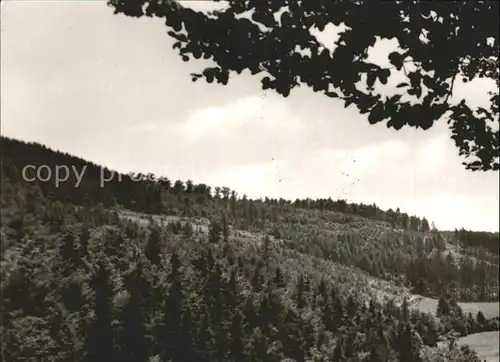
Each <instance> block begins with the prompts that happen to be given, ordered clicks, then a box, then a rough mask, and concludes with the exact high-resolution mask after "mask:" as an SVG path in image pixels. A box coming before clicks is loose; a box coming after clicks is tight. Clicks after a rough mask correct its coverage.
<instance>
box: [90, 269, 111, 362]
mask: <svg viewBox="0 0 500 362" xmlns="http://www.w3.org/2000/svg"><path fill="white" fill-rule="evenodd" d="M110 277H111V273H110V270H109V267H108V266H107V265H105V264H104V262H103V261H99V262H98V266H97V270H96V273H95V274H94V276H93V278H92V283H91V287H92V289H93V291H94V307H93V309H94V317H93V318H92V319H91V321H90V324H89V325H88V327H87V329H86V339H85V347H84V349H85V351H86V352H87V353H86V356H85V357H84V361H85V362H108V361H115V360H117V354H116V349H115V345H114V332H113V327H112V324H111V323H112V319H113V317H112V299H113V287H112V285H111V280H110Z"/></svg>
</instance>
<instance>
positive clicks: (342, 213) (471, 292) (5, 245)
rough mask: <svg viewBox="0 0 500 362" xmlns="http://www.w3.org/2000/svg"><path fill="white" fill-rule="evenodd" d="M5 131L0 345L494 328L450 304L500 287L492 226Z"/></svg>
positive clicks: (387, 346) (330, 344)
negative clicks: (115, 160)
mask: <svg viewBox="0 0 500 362" xmlns="http://www.w3.org/2000/svg"><path fill="white" fill-rule="evenodd" d="M0 141H1V153H2V163H1V182H2V184H1V186H2V189H1V206H2V210H1V212H2V214H1V216H2V218H1V229H0V232H1V242H2V245H1V257H2V262H1V268H2V269H1V271H2V278H1V288H2V290H1V291H2V311H1V313H2V329H1V337H2V338H1V339H2V361H5V362H11V361H25V360H33V361H68V362H69V361H72V362H73V361H96V362H99V361H103V362H104V361H114V360H120V361H136V362H142V361H144V362H146V361H149V362H152V361H173V362H177V361H194V362H196V361H200V362H205V361H206V362H211V361H219V362H220V361H238V362H239V361H276V362H279V361H289V362H293V361H297V362H305V361H308V362H309V361H351V362H354V361H384V362H385V361H405V362H406V361H410V362H411V361H437V360H444V361H478V360H477V358H476V357H475V356H474V353H473V352H471V351H469V350H468V349H467V348H466V347H462V348H459V347H458V346H457V345H455V344H453V343H451V344H450V345H445V346H444V347H443V346H442V345H441V344H440V342H443V343H444V342H445V341H448V340H453V339H454V338H456V337H459V336H465V335H468V334H471V333H479V332H483V331H492V330H498V318H492V317H494V316H492V315H485V314H484V313H482V312H481V311H480V312H479V313H477V314H476V313H475V314H474V315H472V314H470V313H468V312H466V311H465V309H462V307H461V306H465V304H461V303H460V302H487V301H492V302H493V301H497V300H498V233H496V234H492V233H479V232H472V231H466V230H455V231H450V232H439V231H437V230H435V229H433V228H432V227H430V226H429V222H428V221H427V220H426V219H425V218H423V217H420V218H419V217H416V216H410V215H407V214H405V213H401V212H400V211H399V210H398V209H396V211H393V210H388V211H382V210H380V209H379V208H378V207H376V205H360V204H348V203H346V202H344V201H342V200H338V201H334V200H331V199H323V200H310V199H307V200H296V201H293V202H292V201H288V200H283V199H280V200H275V199H268V198H266V199H261V200H250V199H248V198H247V197H245V196H239V195H238V194H237V193H236V192H235V191H233V190H230V189H229V188H227V187H215V188H213V189H212V188H211V187H209V186H208V185H204V184H194V183H193V182H192V181H189V180H188V181H186V182H183V181H180V180H176V181H173V180H169V179H168V178H165V177H164V178H161V179H157V180H153V177H152V175H134V176H130V175H118V174H116V173H115V174H114V177H110V175H111V172H112V171H110V170H107V169H105V168H101V166H99V165H95V164H92V163H90V162H87V161H85V160H82V159H79V158H76V157H73V156H71V155H68V154H64V153H60V152H54V151H52V150H50V149H48V148H46V147H44V146H42V145H39V144H33V143H24V142H20V141H16V140H13V139H8V138H3V137H2V138H1V139H0ZM29 165H32V166H35V168H31V169H29V170H27V171H26V172H25V173H24V174H23V169H25V166H29ZM63 165H65V166H67V167H68V168H69V173H68V175H67V176H68V177H67V178H66V177H65V176H66V173H65V170H64V169H63V168H61V167H60V166H63ZM40 166H43V167H44V168H45V170H42V171H41V173H40V174H39V176H42V178H43V179H44V181H36V180H35V181H28V180H31V179H33V178H34V177H35V176H36V172H35V170H36V169H37V168H39V167H40ZM58 166H59V176H60V177H62V178H63V179H65V180H64V181H61V182H59V183H58V184H57V183H56V178H55V177H56V175H55V170H56V169H57V167H58ZM49 169H50V170H51V172H52V175H51V176H52V177H49V178H47V179H45V177H46V176H47V173H48V170H49ZM102 170H104V177H105V178H106V180H109V181H106V182H104V183H103V185H101V180H102V174H101V172H102ZM75 171H76V173H75ZM82 171H83V173H82ZM81 175H83V176H82V177H81V178H80V176H81ZM75 186H76V187H75ZM417 294H418V295H421V296H427V297H430V298H436V299H439V303H438V307H437V309H436V310H435V311H434V315H431V314H425V313H423V312H421V311H418V310H416V309H413V308H412V304H411V303H412V299H413V298H414V297H415V295H417ZM439 356H441V357H439ZM438 358H443V359H438Z"/></svg>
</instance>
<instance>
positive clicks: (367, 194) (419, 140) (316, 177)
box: [0, 0, 499, 231]
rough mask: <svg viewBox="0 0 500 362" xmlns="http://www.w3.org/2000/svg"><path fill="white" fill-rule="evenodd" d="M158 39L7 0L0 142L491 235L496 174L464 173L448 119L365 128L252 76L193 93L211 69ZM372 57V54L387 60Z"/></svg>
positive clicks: (87, 8)
mask: <svg viewBox="0 0 500 362" xmlns="http://www.w3.org/2000/svg"><path fill="white" fill-rule="evenodd" d="M185 3H187V2H185ZM207 3H208V2H192V5H193V6H197V7H200V6H205V7H206V6H209V4H208V5H207ZM166 32H167V29H166V28H165V27H164V25H163V23H162V21H161V20H160V19H151V18H143V19H132V18H127V17H125V16H123V15H114V14H113V11H112V9H111V8H109V7H107V6H106V3H105V2H104V1H88V2H84V1H62V0H54V1H20V0H19V1H16V0H9V1H7V2H4V3H3V6H2V10H1V53H0V54H1V95H2V96H1V108H0V109H1V133H2V135H3V136H8V137H13V138H17V139H21V140H24V141H34V142H39V143H42V144H45V145H47V146H49V147H51V148H53V149H57V150H61V151H64V152H68V153H71V154H74V155H76V156H79V157H82V158H85V159H87V160H90V161H93V162H95V163H97V164H101V165H105V166H106V167H108V168H111V169H115V170H117V171H121V172H130V171H134V172H153V173H155V174H157V175H160V176H166V177H168V178H170V179H181V180H187V179H191V180H193V181H194V182H196V183H206V184H209V185H212V186H227V187H230V188H231V189H234V190H236V191H238V193H239V194H240V195H243V194H246V195H248V196H249V197H252V198H259V197H266V196H268V197H283V198H287V199H292V200H293V199H295V198H306V197H310V198H317V197H324V198H328V197H331V198H333V199H338V198H343V199H346V200H348V201H352V202H363V203H368V204H371V203H376V204H377V205H378V206H379V207H381V208H383V209H388V208H393V209H396V208H397V207H399V208H400V209H401V211H402V212H407V213H409V214H415V215H418V216H425V217H427V218H428V219H429V220H430V221H433V222H434V223H435V224H436V226H437V227H438V228H440V229H453V228H455V227H457V228H458V227H465V228H466V229H471V230H487V231H498V230H499V189H498V184H499V173H498V172H486V173H485V172H471V171H467V170H465V169H464V167H463V166H462V165H461V162H462V159H461V158H460V157H459V156H458V150H457V149H456V147H455V145H454V143H453V141H452V140H451V139H450V137H449V136H450V131H449V130H448V129H447V125H446V123H445V122H439V123H436V125H435V126H434V127H433V128H431V129H430V130H428V131H422V130H416V129H414V128H407V129H406V128H404V129H402V130H400V131H395V130H391V129H388V128H387V127H386V126H385V125H384V124H378V125H369V123H368V121H367V120H366V116H364V115H360V114H359V113H358V112H357V111H356V109H354V108H351V107H350V108H347V109H345V108H344V106H343V103H341V102H339V101H336V100H332V99H330V98H328V97H325V96H322V95H321V94H316V93H314V92H312V91H311V90H310V89H307V88H306V87H301V88H299V89H295V90H294V91H292V93H291V95H290V96H289V97H288V98H283V97H281V96H280V95H278V94H276V93H273V92H270V91H267V92H266V91H262V90H261V87H260V82H259V78H258V77H252V76H250V75H249V74H242V75H240V76H235V77H233V78H232V79H231V80H230V82H229V84H228V85H227V86H222V85H214V84H207V83H204V82H203V81H198V82H196V83H193V82H192V81H191V77H190V76H189V74H190V73H191V72H199V71H200V70H201V69H202V68H203V67H204V66H205V65H209V63H204V62H203V61H195V62H183V61H182V60H181V58H180V57H179V56H178V55H177V53H176V51H175V50H173V49H172V44H173V40H172V39H171V38H170V37H169V36H168V35H167V34H166ZM327 35H328V34H327ZM328 36H329V37H330V38H328ZM328 36H327V37H326V40H325V42H327V41H328V39H330V40H331V39H332V36H333V35H332V34H329V35H328ZM318 38H320V37H318ZM325 46H326V45H325ZM386 46H389V47H390V44H386ZM382 48H383V47H382ZM382 48H380V49H378V50H377V51H375V50H374V51H373V54H374V55H373V56H374V57H376V58H377V57H378V58H380V59H382V60H383V59H385V58H386V54H387V52H385V53H384V52H383V51H382V50H383V49H382ZM387 49H388V48H387V47H386V48H385V50H387ZM485 87H486V85H485V83H484V82H483V83H481V81H479V83H475V84H471V85H469V86H468V87H466V86H465V85H460V86H459V87H457V89H456V91H455V94H454V97H457V99H460V97H466V98H467V100H468V101H469V102H471V103H474V102H475V103H477V104H481V102H482V101H483V100H484V98H485V97H484V94H485V91H486V88H485Z"/></svg>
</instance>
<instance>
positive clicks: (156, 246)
mask: <svg viewBox="0 0 500 362" xmlns="http://www.w3.org/2000/svg"><path fill="white" fill-rule="evenodd" d="M161 243H162V240H161V234H160V230H159V229H158V228H156V227H153V228H152V229H151V233H150V234H149V237H148V243H147V244H146V250H145V251H144V253H145V255H146V258H147V259H148V260H149V261H150V262H151V263H152V264H154V265H159V264H160V263H161Z"/></svg>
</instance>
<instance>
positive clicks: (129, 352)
mask: <svg viewBox="0 0 500 362" xmlns="http://www.w3.org/2000/svg"><path fill="white" fill-rule="evenodd" d="M141 267H142V266H141V265H140V264H139V265H138V266H137V267H136V268H135V269H134V270H132V271H131V272H130V274H129V275H128V276H127V278H126V282H125V283H126V287H127V290H128V292H129V298H128V300H127V303H126V305H125V308H124V310H123V312H122V336H121V341H122V348H121V356H120V361H124V362H147V360H148V354H149V353H148V352H149V345H148V341H147V339H146V328H145V316H144V312H145V301H144V298H145V297H147V293H148V291H147V290H146V289H147V285H146V283H145V281H144V279H143V275H142V269H141Z"/></svg>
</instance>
